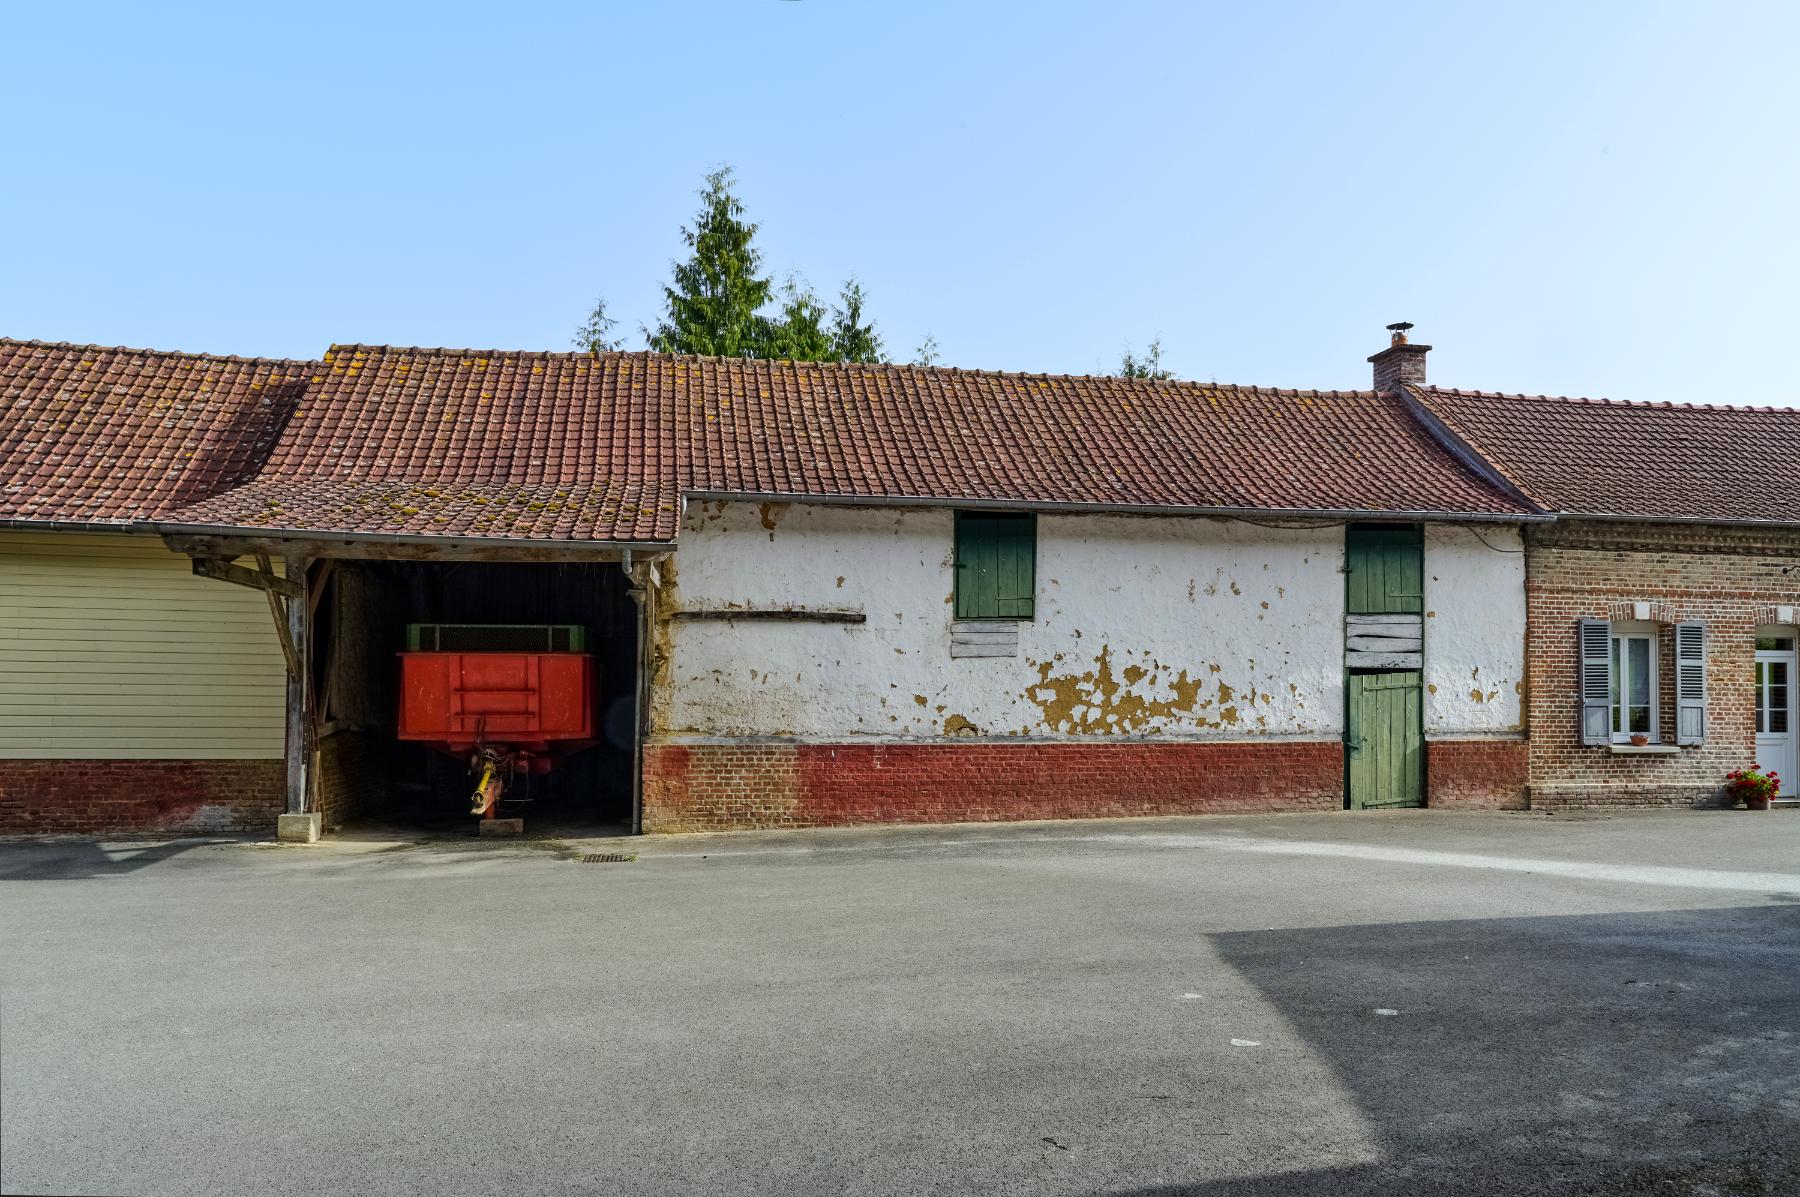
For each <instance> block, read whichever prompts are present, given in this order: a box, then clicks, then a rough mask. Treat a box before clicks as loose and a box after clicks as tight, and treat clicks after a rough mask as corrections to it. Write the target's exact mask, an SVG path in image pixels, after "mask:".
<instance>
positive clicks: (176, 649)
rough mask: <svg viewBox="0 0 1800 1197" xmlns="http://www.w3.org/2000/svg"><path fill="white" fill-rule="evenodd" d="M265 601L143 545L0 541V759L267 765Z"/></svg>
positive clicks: (272, 699)
mask: <svg viewBox="0 0 1800 1197" xmlns="http://www.w3.org/2000/svg"><path fill="white" fill-rule="evenodd" d="M284 702H285V689H284V673H283V665H282V660H281V645H280V643H279V642H278V641H277V640H276V638H275V625H274V622H273V621H272V620H271V619H270V616H269V605H268V600H267V599H265V598H264V597H263V596H262V595H260V594H258V593H257V592H256V591H254V590H250V589H247V588H245V587H242V586H232V585H229V584H227V583H224V582H214V581H210V580H208V579H205V578H196V577H194V576H193V574H192V572H191V571H190V568H189V566H188V560H187V558H186V557H180V556H177V555H176V554H174V553H171V552H169V551H168V550H167V549H165V548H164V547H163V544H162V542H161V541H160V540H157V539H156V538H154V537H143V536H111V535H105V534H95V533H85V532H6V531H0V758H13V759H23V758H30V759H39V760H43V759H50V760H58V759H70V760H98V759H118V758H132V759H155V760H269V759H275V758H279V757H280V756H281V751H282V724H283V720H284V719H285V707H284Z"/></svg>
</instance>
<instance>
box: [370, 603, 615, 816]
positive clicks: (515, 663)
mask: <svg viewBox="0 0 1800 1197" xmlns="http://www.w3.org/2000/svg"><path fill="white" fill-rule="evenodd" d="M583 640H584V633H583V629H581V628H579V627H574V626H571V625H567V624H553V625H548V626H536V625H516V624H412V625H410V626H408V628H407V651H406V652H403V653H401V654H400V730H399V738H400V739H402V740H412V741H416V742H421V743H424V744H427V745H429V746H431V747H433V748H435V749H437V750H438V751H440V752H443V753H447V754H448V755H450V756H454V757H457V758H458V759H461V760H465V761H467V762H468V764H469V772H470V773H471V774H473V775H474V776H475V778H476V781H475V791H474V794H473V795H472V796H471V799H470V811H469V813H470V814H474V815H480V816H482V817H483V818H488V819H491V818H493V817H494V814H495V812H496V811H497V810H498V809H499V805H500V798H501V796H502V795H503V794H504V793H505V792H506V790H507V788H508V787H509V786H510V785H511V784H512V780H513V779H514V778H515V777H523V776H530V775H534V774H545V773H548V772H550V770H551V769H552V767H554V765H555V764H556V762H557V761H559V760H560V759H562V758H563V757H566V756H568V755H570V754H571V753H575V752H579V751H580V750H581V749H583V748H588V747H591V746H592V745H593V744H595V743H596V742H597V741H596V739H595V736H594V658H593V657H592V656H590V655H588V654H587V653H585V652H583V651H581V649H582V647H583Z"/></svg>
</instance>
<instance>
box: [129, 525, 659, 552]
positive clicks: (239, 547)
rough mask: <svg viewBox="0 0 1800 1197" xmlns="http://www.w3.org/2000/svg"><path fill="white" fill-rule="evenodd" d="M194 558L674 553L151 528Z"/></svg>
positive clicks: (649, 547) (631, 547) (604, 545)
mask: <svg viewBox="0 0 1800 1197" xmlns="http://www.w3.org/2000/svg"><path fill="white" fill-rule="evenodd" d="M146 530H148V531H154V532H156V533H157V534H158V535H160V536H161V537H162V538H163V543H164V544H166V545H167V546H168V547H169V548H171V549H173V550H174V551H175V552H177V553H186V554H187V555H188V556H190V557H223V558H233V557H246V556H252V555H254V554H257V553H262V554H265V555H267V556H270V557H306V558H314V559H317V558H325V557H331V558H343V559H348V560H372V561H545V562H554V561H623V560H624V559H625V558H626V556H627V555H628V554H629V555H637V554H645V555H650V556H654V555H658V554H663V553H671V552H674V550H675V545H674V544H673V543H672V542H670V541H649V540H630V541H621V540H605V541H602V540H529V539H525V538H521V537H505V536H414V535H396V534H388V533H380V532H327V531H318V530H312V529H275V528H248V527H240V528H234V527H225V526H222V525H218V524H170V523H157V524H154V525H151V526H149V527H148V528H146Z"/></svg>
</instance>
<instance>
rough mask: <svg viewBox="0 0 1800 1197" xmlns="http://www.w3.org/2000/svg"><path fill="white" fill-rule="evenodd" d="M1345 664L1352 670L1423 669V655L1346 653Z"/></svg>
mask: <svg viewBox="0 0 1800 1197" xmlns="http://www.w3.org/2000/svg"><path fill="white" fill-rule="evenodd" d="M1344 664H1345V665H1347V666H1349V667H1350V668H1351V669H1423V668H1424V667H1425V664H1424V654H1422V653H1381V652H1358V653H1346V654H1345V655H1344Z"/></svg>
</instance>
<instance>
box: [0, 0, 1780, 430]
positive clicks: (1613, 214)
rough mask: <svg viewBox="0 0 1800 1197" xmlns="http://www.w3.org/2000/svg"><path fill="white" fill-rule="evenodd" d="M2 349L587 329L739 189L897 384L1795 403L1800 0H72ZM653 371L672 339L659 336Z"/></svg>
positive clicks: (482, 339) (624, 306)
mask: <svg viewBox="0 0 1800 1197" xmlns="http://www.w3.org/2000/svg"><path fill="white" fill-rule="evenodd" d="M5 36H6V40H7V42H8V51H7V54H6V68H5V70H4V72H3V73H0V111H4V112H5V113H6V116H7V120H6V135H5V136H6V149H5V153H4V155H3V156H0V163H3V165H0V220H3V222H4V227H5V230H6V242H5V246H6V247H5V251H4V253H0V335H8V336H15V337H36V338H43V339H47V340H66V341H95V342H102V343H108V344H127V345H137V346H151V347H157V348H176V349H189V350H205V351H214V352H230V353H242V354H257V355H292V356H296V357H312V356H317V355H318V354H319V353H320V352H321V351H322V350H323V349H324V348H325V347H326V345H328V344H329V343H331V342H333V341H365V342H383V343H396V344H422V345H466V346H479V347H504V348H558V349H560V348H567V347H568V345H569V338H570V334H571V332H572V330H573V329H574V327H575V326H576V325H577V324H578V323H579V321H580V319H581V317H582V315H583V314H584V312H585V310H586V309H587V307H588V306H589V305H590V304H591V302H592V300H593V299H594V297H595V296H596V295H597V294H604V295H606V296H607V298H608V300H609V302H610V303H611V305H612V306H613V308H614V309H615V311H616V312H618V313H619V314H620V315H622V316H625V317H627V318H628V320H629V321H630V322H631V324H632V325H633V326H635V325H636V324H637V323H638V322H640V321H642V322H648V321H650V320H652V319H653V318H654V316H655V313H656V309H657V304H658V298H659V292H658V290H657V288H658V285H659V284H660V283H661V282H662V281H663V280H664V279H665V278H666V277H667V275H668V266H669V261H670V259H671V258H672V257H673V256H675V254H676V253H677V252H678V250H679V245H678V242H677V228H678V226H679V225H680V224H682V223H683V222H684V221H686V220H688V219H689V218H690V217H691V215H692V213H693V210H694V207H695V200H694V191H695V189H696V188H697V187H698V186H699V184H700V180H701V176H702V175H703V174H704V173H705V172H706V171H707V170H708V169H710V168H712V167H714V166H716V165H718V164H721V163H729V164H731V165H732V166H733V167H735V168H736V171H737V174H738V179H739V185H740V191H741V194H742V196H743V198H744V200H745V202H746V204H747V205H748V206H749V209H750V212H751V215H752V216H753V218H755V219H756V220H758V221H760V222H761V224H762V226H763V231H762V234H761V236H760V241H761V245H762V247H763V249H764V251H765V253H766V257H767V263H768V265H769V267H770V268H771V269H772V270H773V271H774V272H775V273H776V274H777V276H783V275H785V274H787V273H788V272H790V271H793V272H797V273H799V274H800V275H801V276H803V277H804V278H805V279H806V280H808V281H810V282H811V283H812V284H813V285H814V286H815V287H816V288H818V289H819V290H820V291H821V292H832V291H835V290H836V288H837V286H838V284H839V283H840V282H841V281H842V279H843V278H844V276H846V275H848V274H849V273H851V272H852V271H854V272H855V273H856V274H857V275H858V276H859V277H860V278H861V279H862V280H863V282H864V283H865V285H866V286H867V288H868V290H869V292H870V295H871V299H872V305H873V308H872V310H873V314H874V315H875V317H876V319H877V321H878V323H879V325H880V327H881V331H882V332H883V333H884V334H885V336H886V338H887V341H888V344H889V348H890V350H891V351H893V352H894V354H895V356H896V357H899V358H901V359H902V360H904V359H906V358H908V357H910V356H911V351H912V349H913V347H914V346H916V345H917V344H918V343H919V341H920V339H921V338H922V337H923V336H924V335H925V334H926V333H927V332H930V333H931V334H933V335H934V336H935V337H936V339H937V341H938V343H939V345H940V347H941V352H942V360H943V361H944V362H945V363H946V364H951V365H962V366H971V367H988V368H998V369H1011V370H1032V371H1038V370H1043V371H1051V372H1106V371H1110V370H1112V369H1114V368H1115V367H1116V365H1117V362H1118V359H1119V354H1120V350H1121V349H1122V348H1123V347H1125V346H1126V345H1127V344H1128V343H1131V344H1135V345H1138V346H1141V345H1142V344H1143V343H1144V342H1145V341H1146V340H1147V339H1148V338H1150V337H1151V336H1154V335H1158V334H1160V335H1161V337H1162V339H1163V344H1164V346H1165V351H1166V359H1165V360H1166V362H1167V364H1169V365H1171V366H1172V367H1174V368H1175V369H1176V371H1177V372H1178V373H1179V374H1181V375H1182V376H1184V377H1190V378H1200V379H1217V380H1219V381H1222V382H1225V381H1229V382H1242V383H1260V384H1265V385H1280V386H1316V387H1354V386H1360V385H1365V380H1366V379H1367V376H1368V367H1367V366H1366V365H1365V364H1364V362H1363V359H1364V358H1365V357H1366V356H1367V355H1368V354H1370V353H1372V352H1374V351H1375V350H1376V349H1378V348H1380V347H1381V345H1382V344H1383V338H1384V336H1385V334H1384V333H1383V332H1382V328H1381V326H1382V325H1383V324H1386V323H1388V322H1389V321H1392V320H1399V319H1407V320H1412V321H1414V322H1416V323H1417V324H1418V326H1419V328H1418V333H1417V334H1416V335H1417V337H1418V338H1419V339H1423V340H1426V341H1429V342H1430V343H1432V344H1433V345H1435V346H1436V352H1435V353H1433V355H1432V362H1431V369H1432V379H1433V381H1437V382H1442V383H1446V384H1454V385H1462V386H1475V387H1481V388H1484V389H1494V390H1509V391H1510V390H1527V391H1549V392H1556V393H1568V394H1588V395H1598V394H1606V395H1611V396H1614V397H1618V398H1635V399H1677V400H1681V399H1691V400H1723V401H1733V402H1762V403H1779V404H1787V403H1792V402H1796V401H1800V383H1797V382H1796V379H1800V371H1796V368H1795V364H1794V362H1793V360H1792V358H1793V349H1794V347H1795V345H1796V342H1797V340H1800V337H1797V332H1800V319H1797V316H1800V304H1797V302H1796V291H1797V289H1800V69H1797V68H1796V58H1795V48H1796V46H1800V4H1796V3H1793V2H1791V0H1781V2H1778V3H1766V4H1752V3H1742V4H1730V3H1724V4H1692V3H1686V4H1660V3H1620V4H1602V3H1586V2H1583V3H1573V4H1571V3H1561V4H1544V5H1536V4H1507V5H1474V4H1455V5H1417V6H1415V5H1407V4H1356V5H1351V4H1316V5H1307V4H1290V5H1253V4H1243V3H1230V4H1224V3H1218V4H1200V3H1160V4H1157V3H1130V2H1125V0H1119V2H1113V3H1093V2H1089V3H1080V4H1073V3H1017V4H1009V5H999V4H996V5H981V4H968V3H928V2H923V0H908V2H906V3H899V2H896V3H886V4H877V3H872V2H855V3H852V2H849V0H836V2H833V0H798V2H788V0H733V2H732V3H711V4H707V3H699V2H695V3H673V2H670V3H650V2H643V3H638V4H633V5H619V4H594V3H588V4H563V5H551V4H523V3H521V4H512V5H467V4H458V3H452V2H443V3H435V4H431V5H418V6H398V5H394V6H386V5H367V6H365V5H361V4H357V5H346V6H335V5H325V4H291V5H274V4H271V5H261V4H255V5H252V4H243V3H234V4H229V5H219V6H216V7H205V8H202V7H199V6H193V5H182V4H171V5H160V4H141V3H133V4H130V5H118V6H91V5H82V4H76V3H59V4H33V5H20V6H15V7H14V8H13V9H11V10H9V13H8V16H7V18H6V35H5ZM633 344H634V345H636V344H641V341H639V340H638V339H637V338H635V337H634V338H633Z"/></svg>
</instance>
